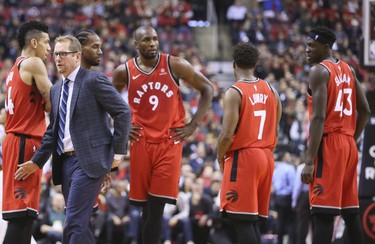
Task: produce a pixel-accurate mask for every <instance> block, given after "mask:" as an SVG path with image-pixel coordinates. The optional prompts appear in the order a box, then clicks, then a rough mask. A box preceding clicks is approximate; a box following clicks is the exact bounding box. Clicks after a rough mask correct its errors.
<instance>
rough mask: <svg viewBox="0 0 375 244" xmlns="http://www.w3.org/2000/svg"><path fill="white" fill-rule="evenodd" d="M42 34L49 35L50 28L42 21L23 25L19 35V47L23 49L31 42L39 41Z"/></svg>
mask: <svg viewBox="0 0 375 244" xmlns="http://www.w3.org/2000/svg"><path fill="white" fill-rule="evenodd" d="M42 33H47V34H48V26H47V25H45V24H44V23H42V22H40V21H29V22H26V23H24V24H22V25H21V26H20V28H19V29H18V33H17V40H18V45H19V47H20V48H21V49H23V48H24V47H25V45H26V43H27V42H28V41H29V40H31V39H32V38H35V39H39V38H40V34H42Z"/></svg>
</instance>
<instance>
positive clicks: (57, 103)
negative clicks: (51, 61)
mask: <svg viewBox="0 0 375 244" xmlns="http://www.w3.org/2000/svg"><path fill="white" fill-rule="evenodd" d="M62 85H63V82H62V81H61V80H60V81H59V82H58V83H57V84H56V89H57V91H56V93H55V94H54V97H53V98H52V97H51V101H52V108H53V114H55V115H56V118H57V116H58V115H59V108H60V98H61V89H62ZM52 95H53V94H52Z"/></svg>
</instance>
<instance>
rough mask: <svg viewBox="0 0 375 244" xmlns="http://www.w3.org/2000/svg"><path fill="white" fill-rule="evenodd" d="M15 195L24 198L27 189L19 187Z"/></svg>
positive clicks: (19, 198)
mask: <svg viewBox="0 0 375 244" xmlns="http://www.w3.org/2000/svg"><path fill="white" fill-rule="evenodd" d="M14 197H15V198H16V199H18V200H21V199H24V198H25V197H26V191H25V190H24V189H23V188H17V189H16V190H15V191H14Z"/></svg>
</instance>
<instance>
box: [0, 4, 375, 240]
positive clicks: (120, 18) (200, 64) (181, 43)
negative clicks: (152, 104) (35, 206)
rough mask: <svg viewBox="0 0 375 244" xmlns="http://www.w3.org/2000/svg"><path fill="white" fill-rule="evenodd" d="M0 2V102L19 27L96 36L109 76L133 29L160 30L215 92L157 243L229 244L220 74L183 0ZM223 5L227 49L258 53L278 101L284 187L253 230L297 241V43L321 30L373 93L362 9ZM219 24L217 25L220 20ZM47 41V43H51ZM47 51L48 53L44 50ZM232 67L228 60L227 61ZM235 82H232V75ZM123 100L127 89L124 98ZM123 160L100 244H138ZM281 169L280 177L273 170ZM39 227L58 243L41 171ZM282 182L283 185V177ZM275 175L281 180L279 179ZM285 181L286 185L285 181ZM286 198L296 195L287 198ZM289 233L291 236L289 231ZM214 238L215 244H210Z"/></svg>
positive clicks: (186, 94)
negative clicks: (222, 198)
mask: <svg viewBox="0 0 375 244" xmlns="http://www.w3.org/2000/svg"><path fill="white" fill-rule="evenodd" d="M2 2H3V4H0V57H1V59H0V84H1V86H0V103H1V105H2V107H4V105H3V101H4V98H5V94H4V91H5V84H4V82H5V77H6V75H7V72H8V71H9V70H10V68H11V66H12V65H13V62H14V60H15V59H16V57H17V56H18V55H19V49H18V46H17V41H16V39H15V36H16V31H17V28H18V26H19V24H20V23H23V22H25V21H28V20H33V19H35V20H42V21H44V22H45V23H46V24H47V25H48V26H49V32H50V33H49V34H50V38H51V40H52V41H53V40H54V38H55V37H57V36H59V35H60V34H76V33H77V32H78V31H80V30H82V29H91V30H94V31H95V32H96V33H97V34H98V35H99V36H100V37H101V39H102V42H103V47H102V49H103V57H102V63H101V65H100V66H99V67H98V68H97V69H98V70H99V71H101V72H104V73H105V74H106V75H107V76H108V77H112V73H113V70H114V68H115V67H117V66H118V65H119V64H121V63H124V62H125V61H126V60H128V59H130V58H132V57H134V56H135V55H136V50H135V49H134V47H133V36H132V33H133V31H134V30H135V29H136V28H137V27H138V26H139V25H152V26H153V27H154V28H155V29H157V30H158V34H159V42H160V49H161V50H162V51H163V52H167V53H170V54H172V55H175V56H180V57H183V58H185V59H187V60H188V61H189V62H190V63H191V64H192V65H193V66H194V68H196V69H197V70H199V71H201V72H202V73H203V74H205V75H206V76H207V77H208V78H209V79H210V80H211V81H212V83H213V84H214V87H215V97H214V99H213V104H212V107H211V109H210V111H209V112H208V114H207V116H206V118H205V119H204V121H203V123H202V124H201V125H200V127H199V129H198V130H197V132H196V133H195V134H194V136H191V137H190V138H189V139H188V140H187V141H186V142H185V144H184V149H183V160H182V162H181V165H182V166H181V180H180V193H179V197H178V203H177V205H176V206H173V205H167V207H166V208H165V218H164V220H165V224H164V226H163V228H164V231H163V237H162V241H163V243H165V244H167V243H189V242H190V243H196V244H198V243H202V244H203V243H209V242H211V243H234V242H235V240H234V239H233V237H234V236H235V235H233V234H231V233H232V231H233V230H232V229H231V225H230V223H227V222H226V221H225V220H222V219H221V218H220V213H219V203H218V194H219V189H220V185H221V177H222V175H221V173H220V171H219V168H218V165H217V163H216V162H215V161H216V150H217V138H218V135H219V132H220V129H221V124H220V123H221V117H222V114H223V111H222V105H221V99H222V95H223V93H224V92H225V91H224V89H225V88H224V87H222V85H221V84H220V82H219V74H215V73H213V72H212V71H211V70H210V68H209V66H208V65H207V64H208V60H206V58H205V57H204V55H203V54H202V52H201V51H200V50H199V45H198V43H196V41H195V38H194V34H193V30H192V29H191V27H189V25H188V23H189V20H190V19H192V18H193V16H194V11H193V8H192V4H191V3H190V2H189V1H188V0H186V1H185V0H165V1H161V4H159V5H158V6H157V7H156V8H152V7H151V3H150V2H149V1H148V0H111V1H100V0H95V1H89V0H82V1H73V0H65V1H64V0H25V1H12V0H4V1H2ZM221 2H223V3H224V2H225V3H228V2H230V4H228V8H227V9H226V16H225V18H226V19H225V23H227V25H228V26H229V27H230V28H229V29H230V32H228V35H231V37H232V42H233V44H236V43H238V42H240V41H249V42H252V43H254V44H255V45H256V46H257V47H258V48H259V50H260V54H261V56H260V60H259V64H258V66H257V69H256V75H257V76H259V77H260V78H262V79H265V80H267V81H268V82H270V83H271V84H272V85H273V86H274V87H276V89H277V90H278V92H279V94H280V98H281V100H282V105H283V115H282V119H281V123H280V130H279V142H278V145H277V148H276V150H275V158H276V166H275V172H281V170H282V169H281V166H280V165H282V164H287V165H288V167H283V168H284V170H286V173H285V174H281V175H288V179H287V180H286V181H283V179H281V178H282V177H280V176H279V175H280V174H275V176H274V182H273V187H274V191H273V196H272V199H271V204H270V216H269V221H268V222H267V223H263V224H262V226H261V230H262V235H263V241H264V243H277V235H276V234H279V236H280V234H281V235H282V234H285V235H287V236H288V240H289V242H290V243H297V242H296V240H297V238H298V237H297V233H296V231H294V232H293V228H291V229H289V230H281V229H280V222H278V220H279V221H280V220H281V219H282V218H283V217H281V216H284V215H285V213H288V214H287V215H288V216H291V217H290V218H287V219H282V220H283V221H284V222H283V225H282V226H284V227H285V226H293V223H295V219H296V218H295V217H294V215H297V212H298V211H299V210H300V208H299V207H298V202H299V201H300V200H299V197H300V196H301V195H303V194H301V192H305V191H306V189H305V188H304V187H303V186H302V185H301V184H300V182H299V178H300V177H299V175H298V173H296V172H297V170H296V169H297V166H298V165H300V164H301V163H303V157H304V151H305V147H306V138H307V137H308V128H309V118H308V113H307V109H306V99H305V94H306V89H307V75H308V71H309V66H308V65H307V63H306V61H305V53H304V52H305V37H306V34H307V33H308V31H309V30H310V28H311V27H313V26H316V25H326V26H328V27H330V28H332V29H333V30H334V31H335V34H336V36H337V42H336V44H335V46H334V50H335V57H337V58H339V59H342V60H345V61H346V62H348V63H349V64H350V65H351V66H352V67H353V68H354V69H355V71H356V74H357V77H358V79H359V80H360V81H361V82H362V84H363V86H364V89H367V90H373V89H374V88H375V76H374V73H371V72H369V71H366V70H365V69H363V68H362V67H361V66H360V53H361V50H360V46H361V45H360V41H361V37H362V26H363V24H362V5H361V4H362V1H360V0H344V1H342V0H332V1H324V0H323V1H318V0H296V1H295V0H284V1H282V0H265V1H256V0H252V1H244V0H243V1H241V0H234V1H227V0H222V1H217V2H216V4H221ZM223 23H224V22H223ZM52 43H53V42H52ZM52 48H53V47H52ZM228 61H230V60H228ZM47 69H48V72H49V76H50V79H51V81H52V82H53V83H54V82H55V81H56V80H57V79H59V77H58V75H57V72H56V69H55V65H54V63H53V59H52V56H51V58H50V60H49V61H48V62H47ZM233 82H234V77H233ZM181 93H182V96H183V100H184V105H185V109H186V113H187V115H188V116H187V121H189V117H190V116H191V114H194V112H195V110H196V106H197V97H196V96H197V94H196V93H195V92H194V91H193V90H192V89H191V88H190V87H189V86H187V85H185V84H184V83H183V82H182V83H181ZM123 95H124V98H125V99H126V90H125V91H124V93H123ZM128 166H129V160H128V158H124V160H123V163H122V164H121V165H120V167H119V171H118V172H114V173H111V174H112V186H111V188H110V189H109V190H106V191H103V192H101V194H100V204H99V206H98V210H97V211H96V212H95V213H94V214H93V221H92V226H93V228H94V229H95V235H96V238H97V240H98V243H138V242H139V238H141V237H140V236H139V225H140V215H141V212H140V209H138V208H137V207H134V206H130V205H129V201H128V200H129V199H128V197H127V192H128V189H129V184H130V183H129V170H128ZM279 167H280V170H278V168H279ZM44 172H45V173H44V175H43V187H42V192H41V194H42V198H41V199H42V200H41V210H40V216H39V221H38V223H37V224H36V226H35V235H34V237H35V238H36V239H37V240H38V242H39V243H55V242H56V241H58V240H60V238H61V231H62V223H63V221H64V214H63V212H64V211H63V208H64V207H63V206H64V205H63V204H62V201H63V198H62V196H61V194H60V193H59V192H60V191H61V190H60V189H59V188H58V187H55V186H53V185H51V183H50V176H51V175H50V174H51V172H50V171H49V169H48V167H46V168H45V169H44ZM289 176H290V177H289ZM279 177H280V178H279ZM284 178H286V177H284ZM293 192H294V193H293ZM278 195H289V196H290V199H288V201H289V202H290V203H289V204H287V205H286V206H278V204H277V203H278V201H277V200H275V199H277V196H278ZM294 229H295V228H294ZM218 240H220V241H218Z"/></svg>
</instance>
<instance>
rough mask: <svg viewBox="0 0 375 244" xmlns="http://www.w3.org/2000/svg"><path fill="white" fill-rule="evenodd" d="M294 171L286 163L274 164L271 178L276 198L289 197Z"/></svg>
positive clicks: (291, 166) (292, 167) (291, 190)
mask: <svg viewBox="0 0 375 244" xmlns="http://www.w3.org/2000/svg"><path fill="white" fill-rule="evenodd" d="M295 176H296V170H295V168H294V166H293V165H291V164H289V163H287V162H276V165H275V170H274V172H273V177H272V186H273V189H274V192H275V194H276V195H278V196H284V195H287V196H291V195H292V192H293V184H294V178H295Z"/></svg>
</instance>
